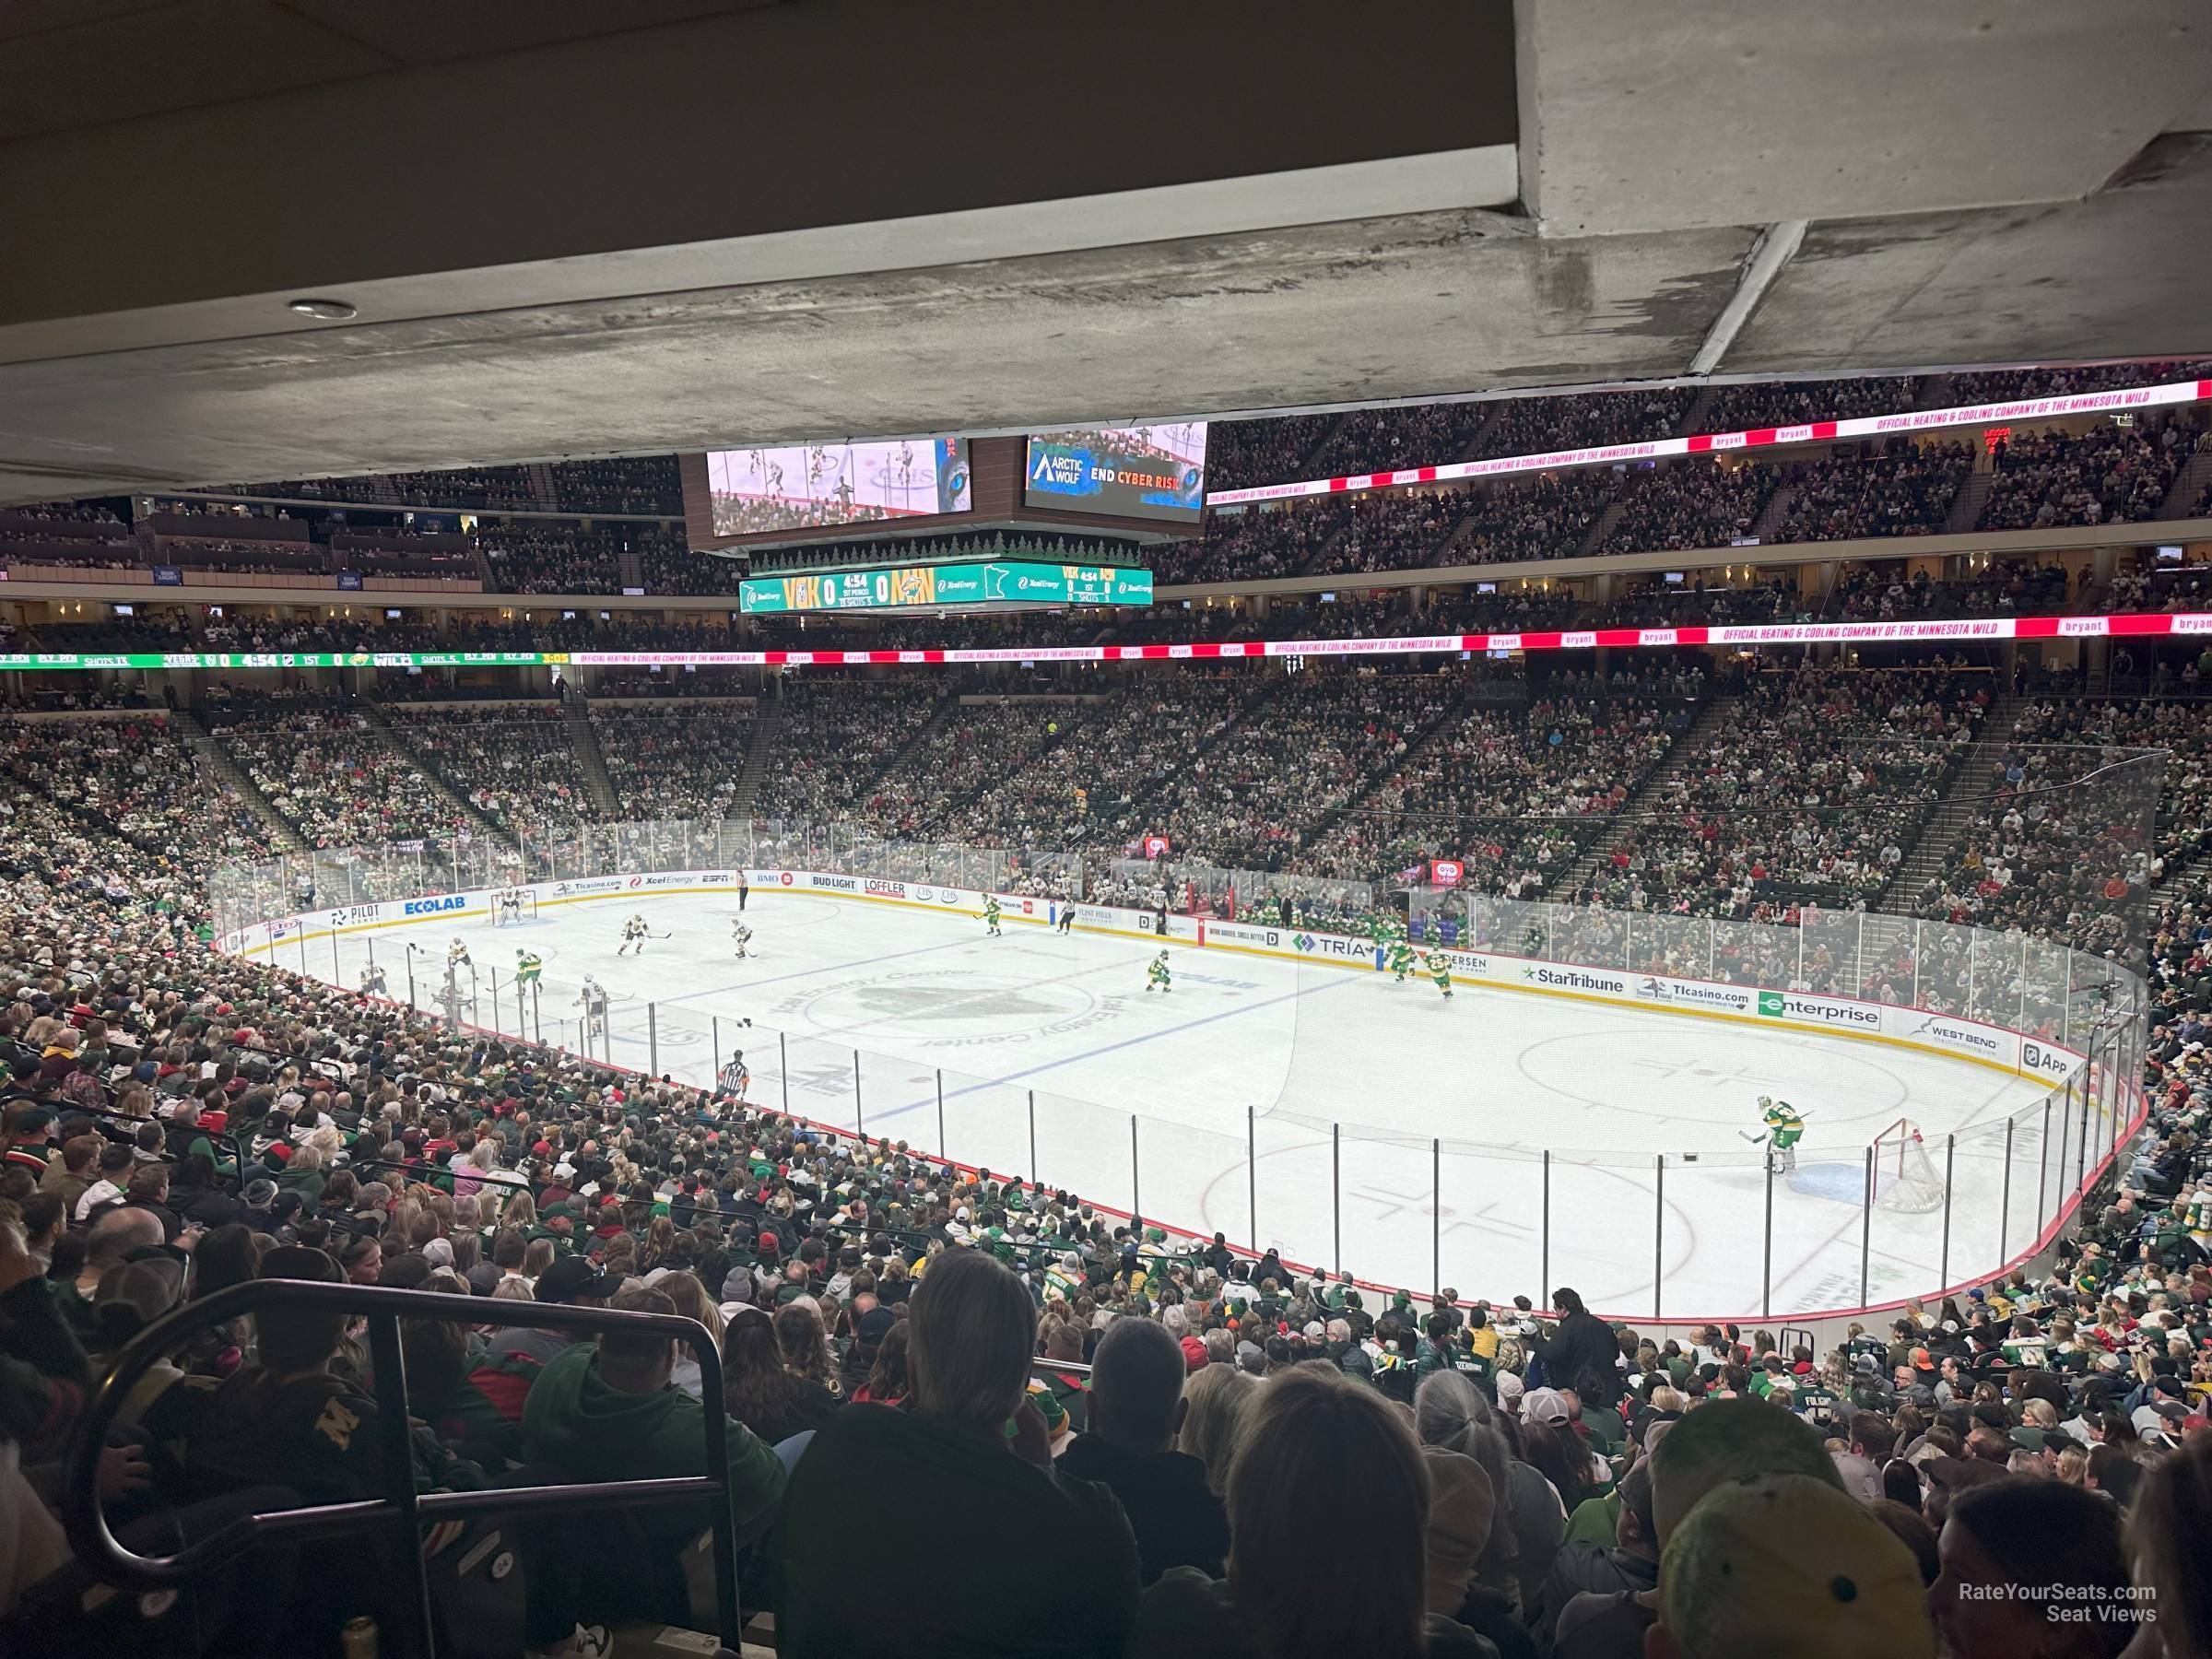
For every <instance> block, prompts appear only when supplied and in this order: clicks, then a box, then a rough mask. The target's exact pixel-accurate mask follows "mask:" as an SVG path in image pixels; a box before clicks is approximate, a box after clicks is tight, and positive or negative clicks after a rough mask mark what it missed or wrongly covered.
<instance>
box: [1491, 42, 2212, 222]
mask: <svg viewBox="0 0 2212 1659" xmlns="http://www.w3.org/2000/svg"><path fill="white" fill-rule="evenodd" d="M1516 22H1517V29H1516V43H1515V50H1514V56H1515V63H1516V67H1517V72H1518V74H1519V77H1520V80H1521V83H1522V90H1521V109H1522V132H1521V142H1522V144H1523V146H1524V154H1525V156H1526V157H1527V158H1528V165H1527V166H1526V167H1524V173H1523V195H1524V199H1525V200H1526V201H1527V203H1528V205H1529V206H1530V207H1531V209H1532V210H1533V211H1534V212H1535V213H1536V214H1537V215H1539V216H1540V217H1541V218H1542V220H1543V222H1544V226H1545V230H1546V233H1547V235H1560V236H1588V235H1604V234H1609V233H1616V232H1621V231H1630V230H1666V229H1684V228H1689V227H1696V226H1709V225H1720V224H1742V223H1745V222H1747V221H1748V222H1753V223H1759V224H1767V223H1771V222H1773V221H1774V220H1777V219H1788V218H1809V219H1823V218H1860V217H1875V216H1880V215H1889V214H1902V213H1920V212H1929V211H1934V210H1939V209H1957V208H1969V207H2005V206H2018V205H2023V204H2031V203H2040V202H2062V201H2069V200H2075V199H2078V198H2080V197H2083V196H2087V195H2088V194H2090V193H2092V192H2093V191H2096V190H2097V189H2099V188H2100V186H2102V185H2103V184H2104V182H2106V181H2107V180H2108V179H2111V178H2112V176H2113V175H2114V174H2115V173H2117V172H2118V171H2120V170H2121V169H2122V168H2123V167H2124V166H2125V165H2126V164H2127V162H2128V160H2129V159H2130V158H2131V157H2133V156H2134V155H2136V152H2137V151H2139V150H2140V149H2142V148H2143V147H2144V146H2145V145H2146V144H2147V143H2149V142H2150V140H2151V139H2152V138H2153V137H2155V136H2156V135H2158V134H2159V132H2161V131H2162V130H2165V129H2166V128H2167V127H2168V125H2169V124H2170V123H2171V122H2173V121H2174V120H2176V119H2181V118H2184V117H2185V116H2186V115H2187V114H2188V112H2193V111H2196V110H2201V109H2203V108H2205V107H2206V98H2205V88H2206V86H2207V85H2208V84H2212V18H2207V17H2206V13H2205V10H2204V8H2203V6H2200V5H2196V4H2194V3H2193V0H2105V3H2104V4H2101V5H2097V6H2052V5H2047V4H2042V3H2041V0H1983V3H1981V4H1977V5H1973V6H1961V5H1945V4H1936V5H1929V4H1927V3H1926V0H1854V3H1853V4H1851V5H1848V6H1832V5H1831V6H1817V5H1806V4H1802V3H1798V0H1791V3H1786V4H1758V3H1756V0H1753V3H1747V0H1675V3H1674V4H1671V5H1667V6H1647V5H1639V4H1636V3H1635V0H1520V3H1519V6H1518V7H1517V10H1516Z"/></svg>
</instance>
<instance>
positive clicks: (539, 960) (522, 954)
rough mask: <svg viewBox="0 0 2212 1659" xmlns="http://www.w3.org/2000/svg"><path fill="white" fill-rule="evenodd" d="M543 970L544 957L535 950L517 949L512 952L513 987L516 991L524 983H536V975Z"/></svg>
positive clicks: (521, 987) (544, 964)
mask: <svg viewBox="0 0 2212 1659" xmlns="http://www.w3.org/2000/svg"><path fill="white" fill-rule="evenodd" d="M544 971H546V959H545V958H543V957H541V956H539V955H538V954H537V953H536V952H535V951H534V950H518V951H516V952H515V953H514V988H515V989H516V990H517V991H520V990H521V989H523V987H524V986H525V985H535V984H536V983H537V976H538V975H539V974H541V973H543V972H544Z"/></svg>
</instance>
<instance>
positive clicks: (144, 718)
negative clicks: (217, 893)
mask: <svg viewBox="0 0 2212 1659" xmlns="http://www.w3.org/2000/svg"><path fill="white" fill-rule="evenodd" d="M0 759H4V763H5V767H6V771H7V773H8V775H9V777H10V778H11V779H12V780H13V785H12V793H15V794H17V795H18V798H22V799H29V798H33V797H35V798H37V799H38V800H39V801H41V803H42V804H43V805H45V806H49V807H54V808H61V809H65V810H66V811H67V812H69V813H72V814H74V815H76V817H78V818H82V819H85V820H86V821H88V822H90V823H94V824H97V825H98V826H100V828H101V829H103V830H107V831H109V832H111V833H112V834H113V835H114V836H116V837H119V838H120V839H121V840H122V841H124V842H126V843H128V844H129V845H130V846H132V847H135V848H136V849H138V850H139V851H140V852H141V853H145V854H147V855H148V856H150V857H154V858H157V859H159V860H162V861H164V862H165V863H167V864H168V865H170V866H171V867H172V868H175V869H177V870H181V871H182V870H192V869H197V870H200V871H203V872H204V871H207V870H213V869H218V868H220V867H221V866H222V865H225V864H234V863H238V862H241V861H250V860H253V859H256V858H265V857H266V856H268V854H269V853H270V851H271V844H270V843H271V838H270V835H269V832H268V830H267V828H266V827H265V825H264V824H263V822H262V820H261V819H260V818H258V817H256V816H255V814H254V813H253V809H252V808H251V807H250V806H248V805H247V804H246V803H245V802H243V801H242V800H241V799H240V798H239V796H238V794H237V793H236V791H235V790H234V789H232V787H231V786H230V785H229V783H228V782H224V781H223V780H221V779H219V778H211V777H208V776H206V773H205V772H204V771H203V769H202V768H201V767H200V766H199V764H198V762H197V759H196V758H195V757H194V754H193V752H192V750H191V748H190V747H188V746H187V745H186V744H185V742H184V740H183V739H182V736H181V735H179V734H178V733H177V732H176V730H175V729H174V727H173V726H172V725H171V723H170V721H169V719H168V717H167V716H166V715H165V714H161V713H158V712H151V711H149V712H146V713H142V714H136V715H131V716H125V717H122V718H116V719H101V720H79V719H70V720H16V721H9V722H6V723H5V724H0Z"/></svg>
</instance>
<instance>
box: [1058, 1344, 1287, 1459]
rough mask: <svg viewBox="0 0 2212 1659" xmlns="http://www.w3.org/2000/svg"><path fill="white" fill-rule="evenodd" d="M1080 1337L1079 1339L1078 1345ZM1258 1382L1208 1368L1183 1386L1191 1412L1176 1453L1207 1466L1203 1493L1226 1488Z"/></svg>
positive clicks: (1243, 1374) (1179, 1434)
mask: <svg viewBox="0 0 2212 1659" xmlns="http://www.w3.org/2000/svg"><path fill="white" fill-rule="evenodd" d="M1079 1340H1080V1337H1079V1335H1078V1341H1079ZM1259 1387H1260V1380H1259V1379H1258V1378H1257V1377H1254V1376H1253V1375H1252V1374H1251V1373H1249V1372H1247V1371H1239V1370H1238V1369H1237V1368H1236V1367H1235V1366H1233V1365H1209V1366H1207V1367H1206V1368H1205V1369H1204V1370H1203V1371H1198V1372H1197V1373H1196V1374H1194V1376H1192V1377H1191V1379H1190V1380H1189V1381H1188V1382H1185V1383H1183V1385H1182V1397H1183V1398H1184V1399H1185V1400H1186V1401H1188V1402H1189V1404H1190V1409H1189V1410H1188V1411H1186V1412H1185V1413H1184V1414H1183V1418H1182V1429H1181V1430H1178V1431H1177V1433H1176V1436H1175V1449H1176V1450H1177V1451H1178V1452H1187V1453H1190V1454H1191V1455H1192V1456H1193V1457H1194V1458H1196V1459H1197V1460H1198V1461H1199V1462H1200V1463H1202V1464H1204V1465H1206V1490H1208V1491H1209V1492H1211V1493H1213V1495H1214V1496H1215V1497H1217V1498H1218V1497H1220V1496H1221V1494H1222V1492H1223V1491H1224V1490H1225V1489H1226V1488H1227V1487H1228V1484H1229V1464H1230V1456H1231V1455H1232V1454H1233V1453H1235V1451H1236V1447H1237V1434H1238V1431H1239V1430H1241V1428H1242V1427H1243V1424H1244V1418H1245V1415H1246V1414H1247V1413H1248V1412H1249V1411H1250V1410H1251V1409H1252V1403H1253V1394H1257V1393H1258V1392H1259Z"/></svg>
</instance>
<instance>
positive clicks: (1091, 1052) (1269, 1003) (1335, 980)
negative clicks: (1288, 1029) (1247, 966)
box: [868, 974, 1353, 1127]
mask: <svg viewBox="0 0 2212 1659" xmlns="http://www.w3.org/2000/svg"><path fill="white" fill-rule="evenodd" d="M1352 982H1353V980H1352V977H1351V976H1350V975H1349V974H1344V975H1337V976H1334V977H1332V978H1329V979H1326V980H1323V981H1322V982H1319V983H1318V984H1312V985H1308V986H1306V987H1304V988H1303V989H1302V990H1298V991H1290V992H1286V993H1285V994H1283V995H1281V996H1271V997H1269V998H1268V999H1267V1000H1266V1001H1265V1002H1256V1003H1246V1004H1245V1005H1244V1006H1241V1007H1236V1008H1224V1009H1223V1010H1222V1011H1221V1012H1220V1013H1218V1014H1207V1015H1206V1016H1204V1017H1203V1018H1197V1019H1193V1020H1186V1021H1185V1022H1184V1023H1183V1024H1182V1025H1179V1026H1170V1027H1168V1028H1167V1030H1163V1031H1147V1032H1146V1033H1145V1034H1144V1035H1143V1036H1141V1037H1124V1038H1123V1039H1122V1040H1121V1041H1119V1042H1109V1043H1106V1044H1104V1045H1103V1046H1101V1047H1099V1048H1094V1049H1085V1050H1083V1051H1082V1052H1081V1053H1074V1054H1069V1055H1067V1056H1065V1058H1063V1059H1059V1060H1047V1061H1046V1062H1044V1064H1043V1065H1031V1066H1028V1067H1025V1068H1024V1069H1023V1070H1021V1071H1016V1072H1008V1073H1007V1074H1006V1076H1005V1077H989V1078H985V1079H984V1080H983V1081H982V1082H980V1083H971V1084H970V1085H969V1086H968V1087H967V1088H956V1089H954V1090H953V1091H952V1092H951V1093H949V1094H947V1096H946V1097H945V1098H946V1099H947V1100H957V1099H959V1097H960V1096H961V1095H969V1094H975V1093H978V1092H980V1091H981V1090H982V1089H986V1088H1004V1087H1005V1086H1006V1084H1008V1083H1012V1082H1014V1081H1016V1080H1017V1079H1018V1078H1022V1077H1035V1076H1037V1075H1038V1074H1039V1073H1040V1072H1048V1071H1053V1070H1056V1069H1057V1068H1058V1067H1060V1066H1063V1065H1075V1064H1076V1063H1077V1061H1078V1060H1095V1059H1097V1058H1098V1057H1099V1056H1100V1055H1101V1054H1111V1053H1113V1052H1114V1051H1115V1050H1117V1049H1125V1048H1134V1047H1135V1046H1136V1044H1138V1043H1140V1042H1151V1041H1156V1040H1158V1039H1159V1038H1161V1037H1173V1036H1176V1035H1178V1034H1179V1033H1181V1032H1183V1031H1194V1030H1197V1029H1198V1028H1199V1027H1200V1026H1207V1025H1212V1024H1213V1023H1214V1022H1215V1021H1216V1020H1218V1019H1234V1018H1236V1017H1237V1016H1238V1015H1240V1014H1255V1013H1257V1012H1258V1011H1259V1010H1260V1009H1262V1008H1272V1007H1274V1006H1276V1005H1277V1003H1287V1002H1296V1001H1297V1000H1298V999H1299V998H1300V997H1301V996H1311V995H1312V994H1313V993H1314V992H1316V991H1328V990H1333V989H1334V988H1335V987H1336V986H1338V985H1347V984H1350V983H1352ZM909 1064H910V1065H911V1064H916V1063H915V1062H911V1061H910V1062H909ZM933 1069H934V1068H933ZM935 1104H936V1096H935V1095H932V1096H930V1097H929V1099H927V1100H916V1101H914V1102H913V1103H912V1105H908V1106H894V1107H892V1108H891V1109H890V1110H889V1111H888V1112H870V1113H869V1114H868V1123H869V1124H870V1126H871V1127H872V1126H873V1125H875V1124H880V1123H881V1122H883V1121H884V1119H886V1118H895V1117H903V1116H905V1115H906V1113H908V1112H919V1111H921V1110H922V1109H923V1108H924V1106H935Z"/></svg>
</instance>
